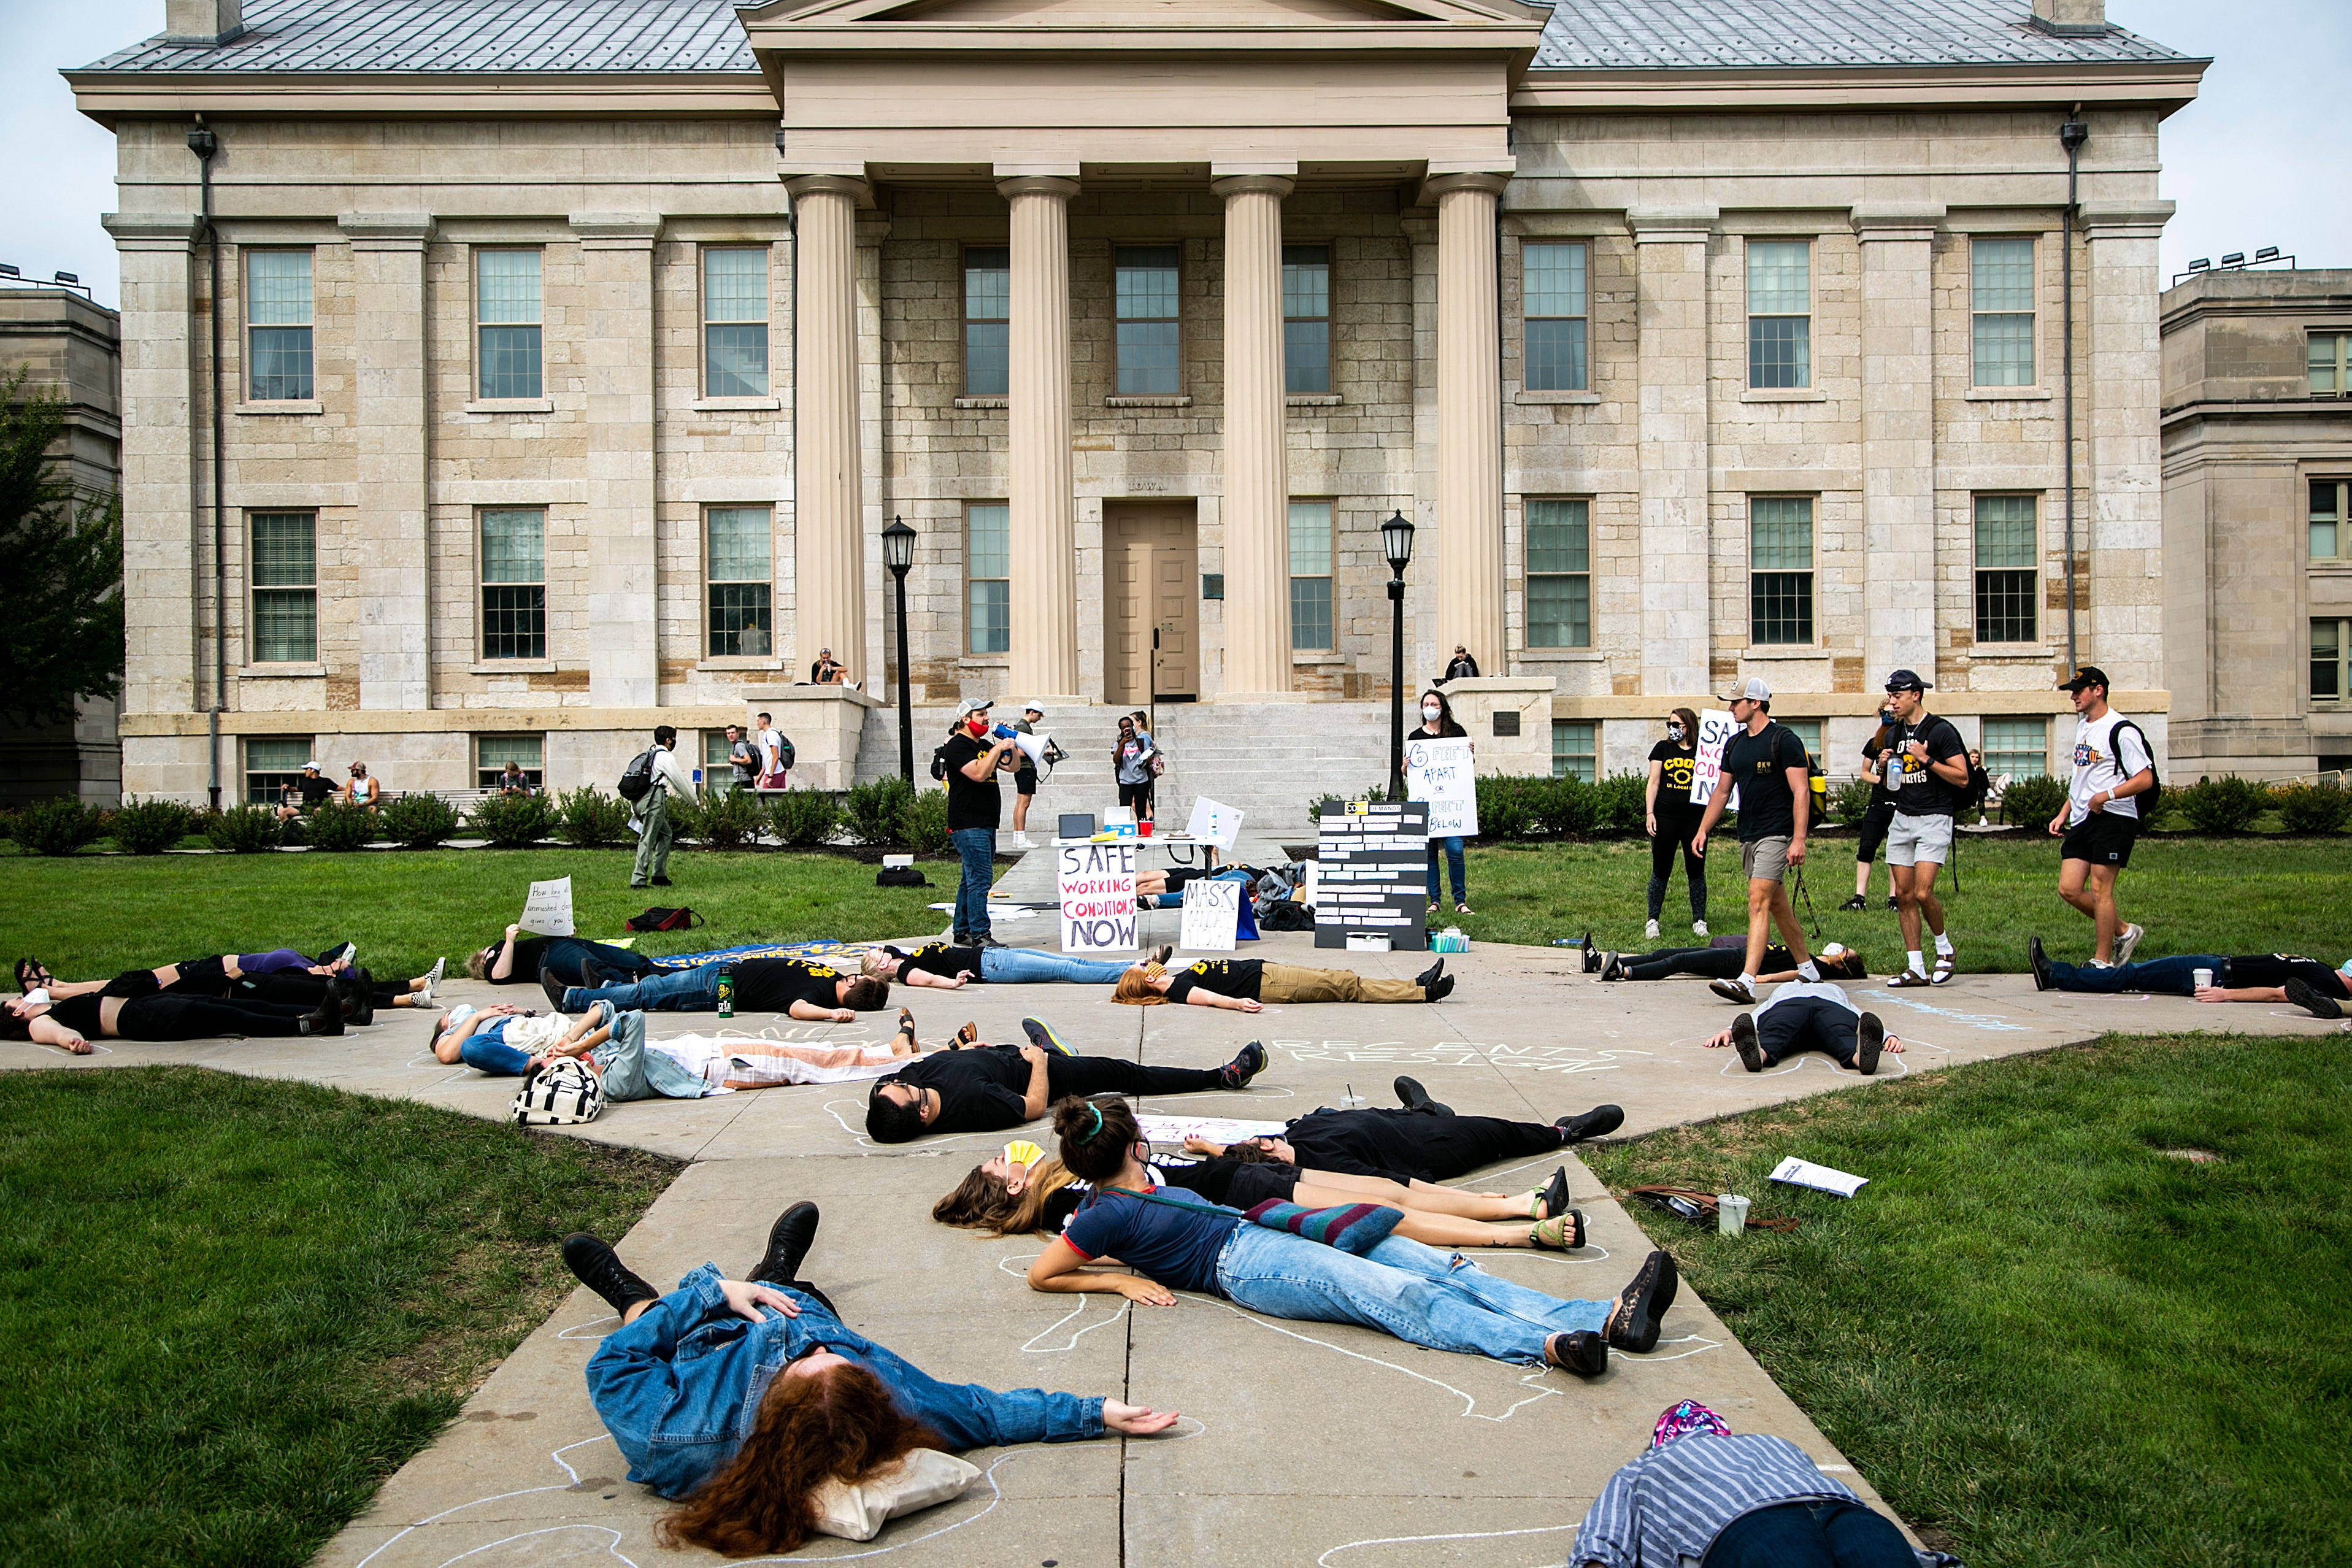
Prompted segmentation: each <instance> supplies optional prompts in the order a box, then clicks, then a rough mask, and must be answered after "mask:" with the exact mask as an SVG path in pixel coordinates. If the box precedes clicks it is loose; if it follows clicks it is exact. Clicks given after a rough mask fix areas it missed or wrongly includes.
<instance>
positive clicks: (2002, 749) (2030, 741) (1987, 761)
mask: <svg viewBox="0 0 2352 1568" xmlns="http://www.w3.org/2000/svg"><path fill="white" fill-rule="evenodd" d="M1979 750H1981V751H1982V752H1984V768H1985V773H1987V774H1988V775H1989V776H1990V777H1992V778H1997V779H2031V778H2040V777H2042V775H2043V774H2045V773H2049V771H2050V721H2049V720H2047V719H1988V720H1986V721H1984V735H1983V738H1982V740H1981V741H1980V742H1979Z"/></svg>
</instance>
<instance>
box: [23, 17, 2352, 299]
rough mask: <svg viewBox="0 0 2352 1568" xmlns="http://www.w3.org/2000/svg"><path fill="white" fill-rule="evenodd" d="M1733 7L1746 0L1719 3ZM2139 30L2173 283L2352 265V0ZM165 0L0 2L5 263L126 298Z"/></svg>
mask: <svg viewBox="0 0 2352 1568" xmlns="http://www.w3.org/2000/svg"><path fill="white" fill-rule="evenodd" d="M1719 3H1721V4H1724V5H1738V3H1739V0H1719ZM2107 14H2108V16H2110V17H2111V18H2112V19H2113V20H2115V21H2116V22H2117V23H2119V24H2121V25H2122V26H2126V27H2129V28H2130V29H2131V30H2132V31H2134V32H2136V33H2139V34H2142V35H2144V36H2145V37H2150V38H2154V39H2156V40H2157V41H2158V43H2161V44H2165V45H2168V46H2169V47H2172V48H2176V49H2179V50H2181V51H2183V52H2184V53H2188V54H2194V55H2205V56H2210V57H2211V58H2212V59H2213V61H2214V64H2213V67H2212V68H2211V69H2210V70H2209V71H2207V72H2206V73H2205V85H2204V89H2203V91H2202V92H2201V93H2200V96H2199V98H2198V100H2197V101H2196V102H2195V103H2193V104H2191V105H2189V107H2188V108H2187V109H2185V110H2181V111H2180V112H2179V113H2178V114H2176V115H2174V116H2173V117H2172V118H2171V119H2170V120H2168V121H2165V124H2164V143H2163V148H2164V175H2163V182H2162V183H2163V192H2164V195H2167V196H2169V197H2170V198H2172V200H2174V201H2175V202H2178V203H2179V205H2180V210H2179V213H2178V214H2176V215H2175V216H2174V217H2173V220H2172V223H2171V226H2169V227H2168V228H2167V229H2166V230H2165V236H2164V271H2165V275H2166V277H2167V279H2169V278H2170V276H2171V275H2172V274H2173V273H2176V272H2179V271H2180V270H2182V269H2183V268H2186V267H2187V266H2188V265H2189V258H2191V257H2197V256H2205V257H2211V258H2215V259H2216V260H2218V259H2220V258H2221V256H2223V255H2224V254H2226V253H2228V252H2230V251H2232V250H2242V251H2245V252H2246V253H2247V254H2249V255H2251V254H2252V253H2253V251H2254V250H2255V249H2256V248H2257V247H2261V246H2264V245H2276V246H2279V247H2283V248H2284V249H2285V250H2287V251H2289V252H2291V253H2293V254H2294V255H2296V256H2298V257H2299V258H2301V261H2302V264H2303V265H2304V266H2305V267H2352V201H2347V199H2346V196H2347V182H2352V175H2347V171H2352V118H2347V116H2346V115H2345V114H2344V112H2343V102H2344V96H2345V88H2346V84H2347V82H2352V0H2236V3H2234V4H2216V3H2214V0H2107ZM161 31H163V0H0V146H5V148H6V149H7V156H8V164H9V168H8V173H7V176H6V181H5V188H6V192H7V197H6V204H5V210H0V261H8V262H14V263H15V264H16V266H18V267H19V268H23V269H24V273H25V276H26V277H28V278H34V277H38V278H47V277H49V276H50V275H51V274H53V273H56V272H58V271H66V272H75V273H79V274H80V275H81V277H82V279H83V280H84V281H86V282H88V283H89V284H90V285H91V286H92V287H93V289H95V290H96V292H97V296H98V298H99V300H100V301H101V302H103V303H105V304H109V305H111V304H114V303H116V295H115V265H114V247H113V244H112V242H111V241H110V239H109V238H108V237H107V234H106V231H105V230H104V229H102V228H100V226H99V223H98V215H99V214H100V213H102V212H110V211H111V210H113V207H114V185H113V177H114V143H113V138H111V137H110V136H109V135H108V134H107V133H106V132H104V131H102V130H100V128H99V127H98V126H96V125H94V124H92V123H91V122H90V121H88V120H85V119H83V118H82V117H81V116H80V115H79V114H78V113H76V112H75V110H74V107H73V99H72V95H71V94H69V93H68V91H67V90H66V85H65V83H64V82H63V81H62V80H61V79H59V78H58V69H59V68H62V67H66V66H78V65H86V64H88V63H89V61H91V60H94V59H96V58H99V57H100V56H101V55H103V54H106V53H108V52H109V51H110V50H112V49H115V48H119V47H121V46H123V45H125V44H128V43H131V42H133V41H134V40H136V39H139V38H142V37H148V36H149V35H151V34H154V33H159V32H161Z"/></svg>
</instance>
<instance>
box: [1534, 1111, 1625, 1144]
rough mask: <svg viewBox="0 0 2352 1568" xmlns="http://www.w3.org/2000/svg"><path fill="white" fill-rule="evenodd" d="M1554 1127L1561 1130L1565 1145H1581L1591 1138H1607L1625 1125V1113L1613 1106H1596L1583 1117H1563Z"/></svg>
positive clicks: (1562, 1140)
mask: <svg viewBox="0 0 2352 1568" xmlns="http://www.w3.org/2000/svg"><path fill="white" fill-rule="evenodd" d="M1552 1125H1553V1126H1554V1127H1557V1128H1559V1141H1560V1142H1563V1143H1581V1142H1584V1141H1585V1140H1587V1139H1589V1138H1606V1137H1608V1136H1609V1134H1611V1133H1612V1132H1614V1131H1617V1129H1619V1128H1620V1127H1622V1126H1624V1125H1625V1112H1624V1111H1623V1110H1620V1109H1619V1108H1618V1107H1616V1106H1613V1105H1596V1106H1594V1107H1593V1108H1592V1109H1591V1110H1588V1111H1586V1112H1585V1113H1584V1114H1583V1115H1581V1116H1563V1117H1560V1118H1559V1119H1558V1120H1557V1121H1554V1122H1553V1123H1552Z"/></svg>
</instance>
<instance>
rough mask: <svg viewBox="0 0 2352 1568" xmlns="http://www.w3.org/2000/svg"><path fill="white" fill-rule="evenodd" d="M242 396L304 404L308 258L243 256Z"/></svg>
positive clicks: (287, 253)
mask: <svg viewBox="0 0 2352 1568" xmlns="http://www.w3.org/2000/svg"><path fill="white" fill-rule="evenodd" d="M245 327H246V341H247V345H248V346H247V357H246V365H247V374H246V381H245V395H247V397H249V398H251V399H253V401H254V402H256V403H286V402H297V403H299V402H305V401H307V400H309V399H310V398H311V397H313V396H315V395H316V394H315V393H314V392H313V391H312V390H311V385H312V384H311V380H310V252H309V251H307V250H248V251H247V252H246V253H245Z"/></svg>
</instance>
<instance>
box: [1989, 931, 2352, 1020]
mask: <svg viewBox="0 0 2352 1568" xmlns="http://www.w3.org/2000/svg"><path fill="white" fill-rule="evenodd" d="M2025 957H2026V961H2027V962H2028V963H2032V965H2033V988H2034V989H2035V990H2036V991H2086V992H2089V993H2091V994H2095V995H2101V996H2113V995H2116V994H2122V993H2126V992H2146V993H2147V994H2149V995H2152V996H2194V997H2196V998H2197V1000H2199V1001H2200V1002H2273V1003H2275V1002H2285V1003H2290V1004H2292V1005H2294V1006H2297V1007H2300V1008H2302V1009H2303V1010H2304V1011H2305V1012H2306V1013H2308V1014H2310V1015H2311V1016H2313V1017H2315V1018H2341V1017H2343V1016H2344V1015H2345V1006H2346V1005H2347V1003H2352V960H2347V961H2346V963H2345V964H2344V967H2343V968H2341V969H2330V968H2328V967H2327V965H2326V964H2324V963H2320V962H2319V961H2318V960H2317V959H2315V958H2303V957H2300V956H2298V955H2296V954H2294V953H2292V952H2242V953H2235V954H2231V955H2226V956H2225V955H2223V954H2221V953H2218V952H2184V953H2179V954H2176V955H2175V956H2173V957H2171V958H2151V959H2149V960H2147V962H2146V963H2109V964H2097V963H2059V962H2058V961H2057V960H2055V959H2053V958H2052V957H2051V956H2050V955H2049V954H2048V953H2047V952H2043V951H2042V939H2041V938H2040V937H2038V936H2030V937H2027V938H2026V939H2025ZM2200 969H2202V970H2206V971H2209V972H2210V973H2209V975H2208V981H2209V984H2207V985H2206V986H2205V988H2204V989H2203V990H2201V991H2200V990H2199V989H2198V987H2197V972H2198V971H2199V970H2200Z"/></svg>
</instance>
